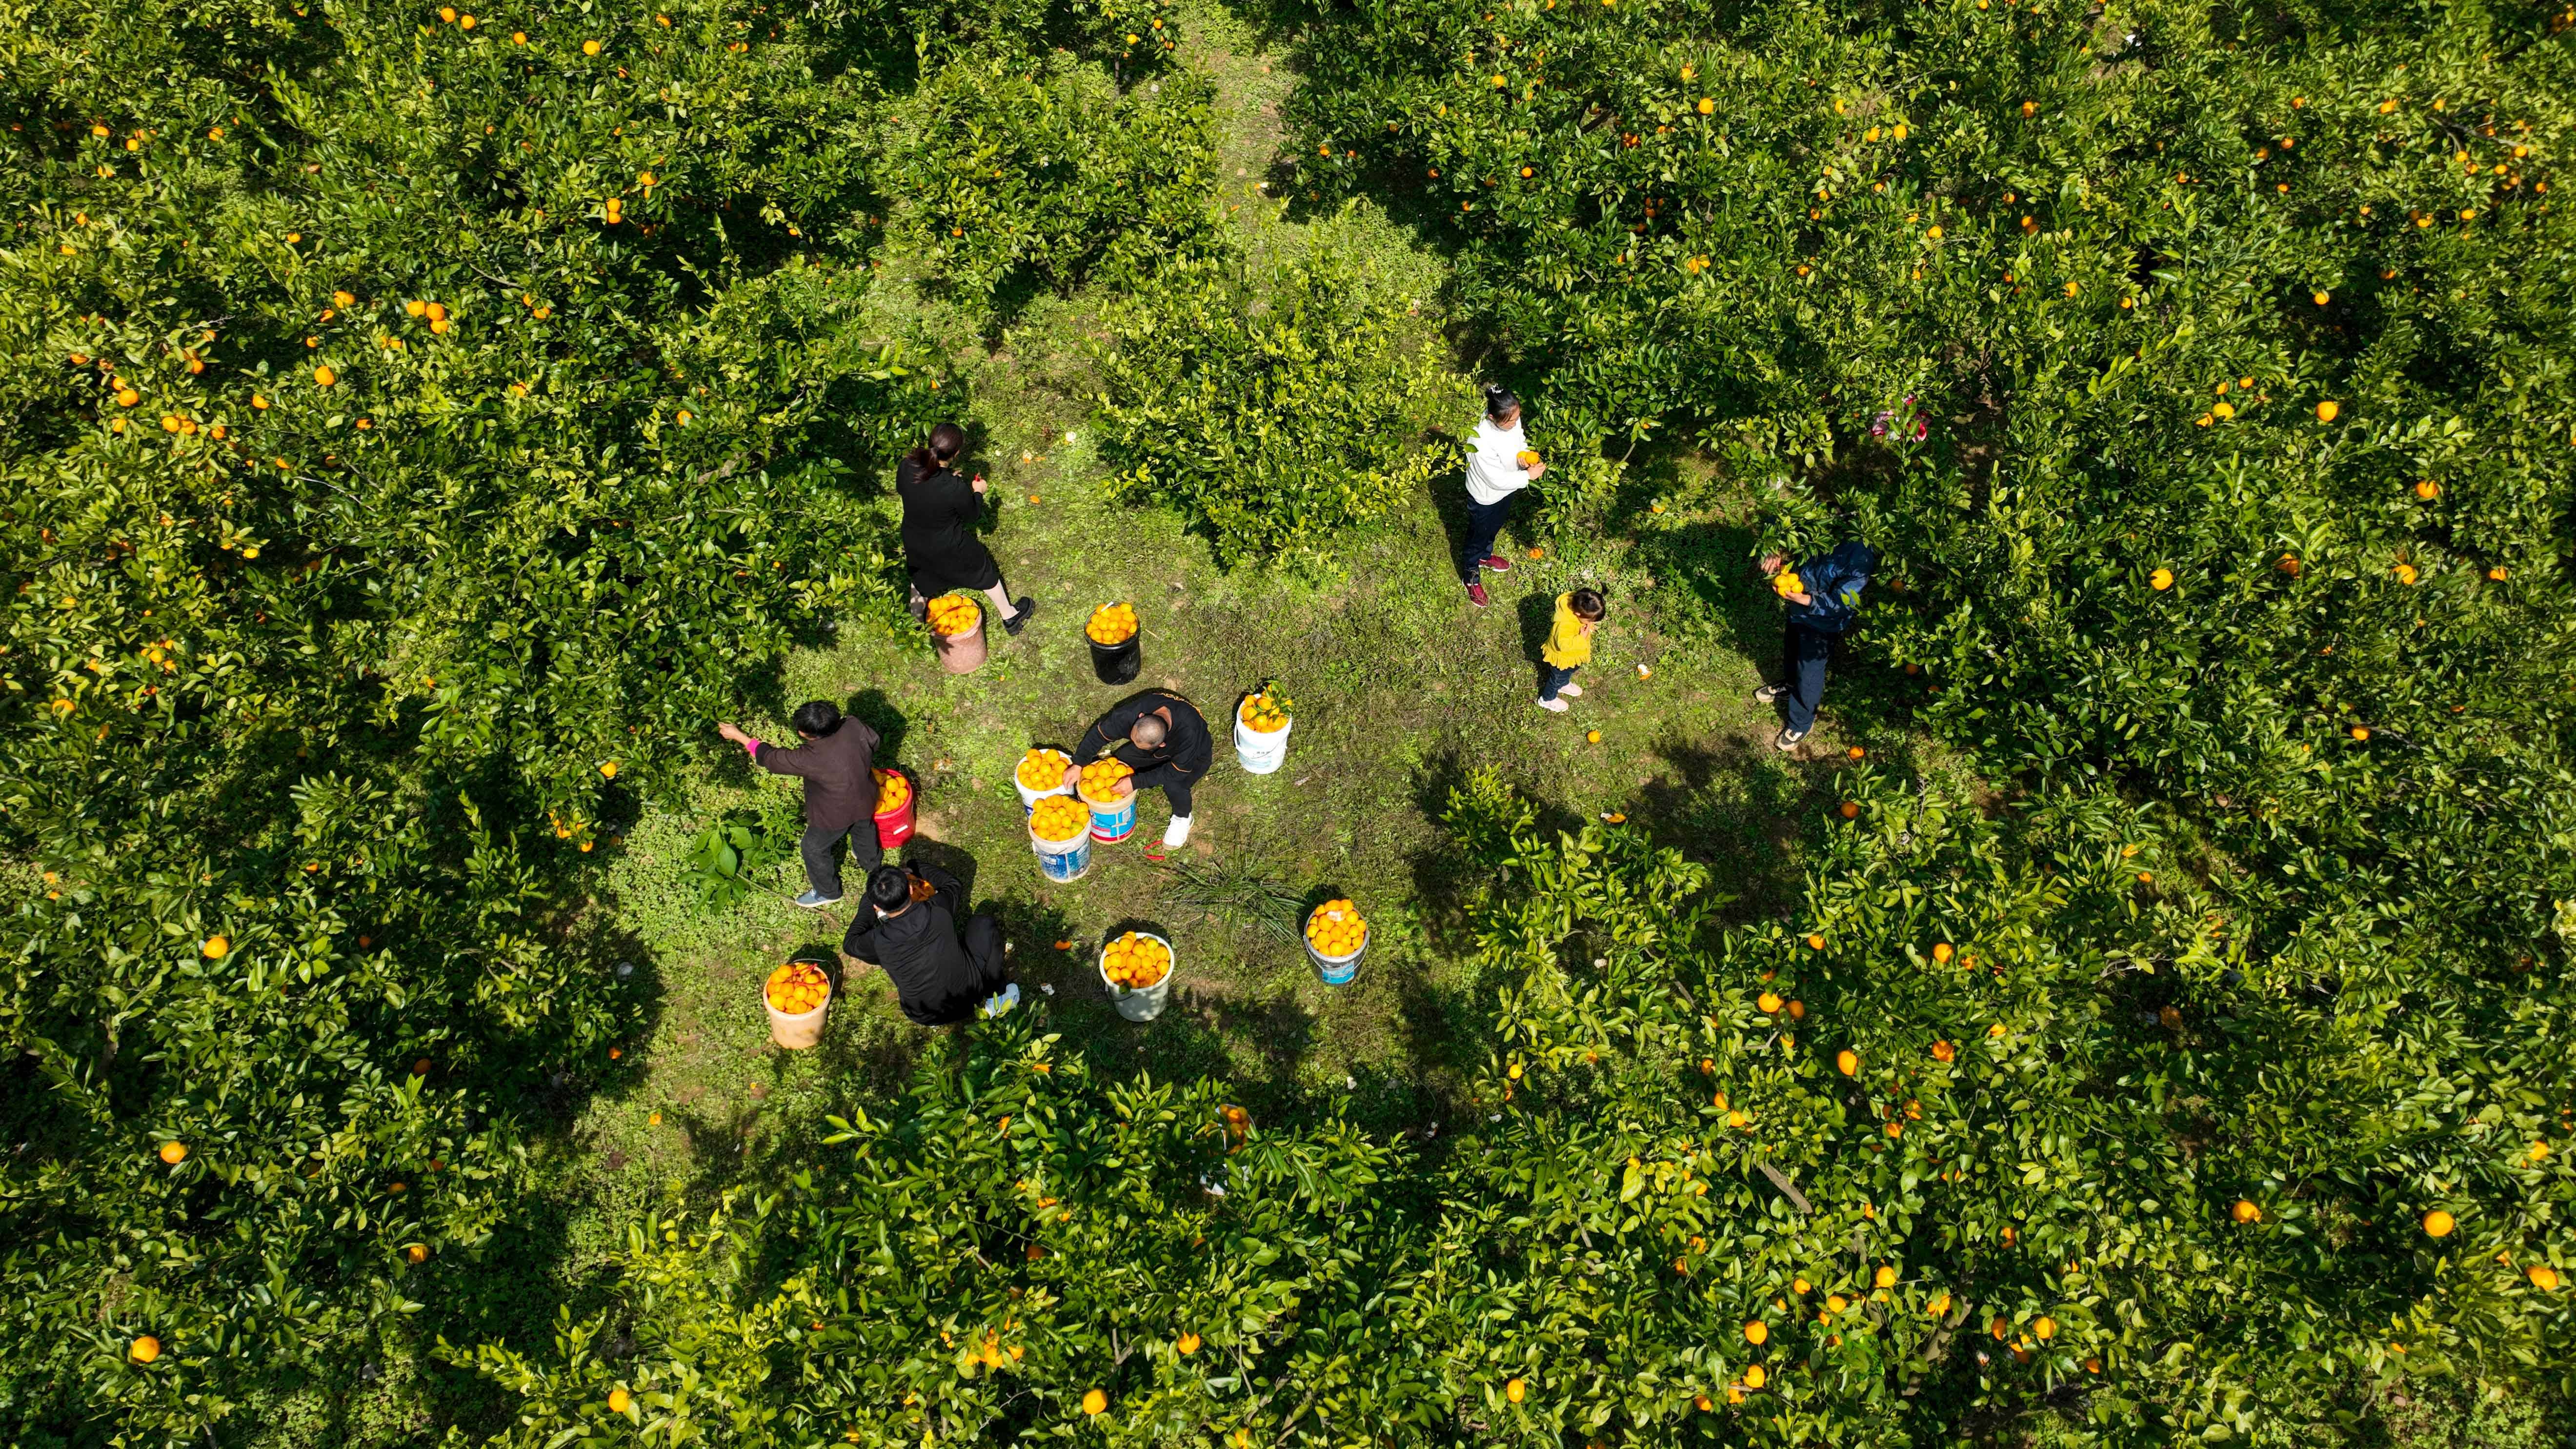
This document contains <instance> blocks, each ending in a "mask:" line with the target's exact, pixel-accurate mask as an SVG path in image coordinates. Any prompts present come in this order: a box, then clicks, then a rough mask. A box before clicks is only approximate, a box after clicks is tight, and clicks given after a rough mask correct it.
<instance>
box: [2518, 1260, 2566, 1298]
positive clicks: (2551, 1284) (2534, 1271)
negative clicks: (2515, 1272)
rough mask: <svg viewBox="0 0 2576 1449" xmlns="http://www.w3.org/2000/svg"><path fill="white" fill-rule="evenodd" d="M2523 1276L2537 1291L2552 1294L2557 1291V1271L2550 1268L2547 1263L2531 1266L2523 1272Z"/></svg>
mask: <svg viewBox="0 0 2576 1449" xmlns="http://www.w3.org/2000/svg"><path fill="white" fill-rule="evenodd" d="M2524 1276H2526V1277H2528V1278H2529V1279H2531V1286H2532V1287H2534V1288H2537V1289H2539V1290H2540V1291H2541V1292H2543V1293H2554V1292H2556V1291H2558V1270H2557V1269H2555V1268H2552V1267H2550V1266H2549V1265H2548V1264H2547V1263H2534V1264H2532V1265H2531V1266H2530V1267H2529V1268H2527V1269H2525V1270H2524Z"/></svg>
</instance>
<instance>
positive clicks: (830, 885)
mask: <svg viewBox="0 0 2576 1449" xmlns="http://www.w3.org/2000/svg"><path fill="white" fill-rule="evenodd" d="M844 835H846V836H848V837H849V838H850V864H851V865H852V866H853V867H855V868H856V869H857V870H858V872H859V879H860V880H861V881H862V882H865V881H866V880H867V878H868V872H869V871H872V870H875V869H876V868H877V866H878V865H880V864H882V863H883V862H884V860H885V847H883V846H881V845H879V844H877V823H876V822H875V821H873V820H862V821H860V822H859V823H858V824H856V825H844V826H842V827H841V828H840V829H838V830H826V829H824V828H823V827H821V826H819V825H808V826H806V827H805V834H804V835H803V836H802V837H801V838H799V839H798V841H797V842H796V848H797V851H798V853H799V854H801V855H803V856H804V857H805V881H806V883H807V884H808V885H811V886H812V887H814V894H816V895H818V896H821V897H822V898H823V899H825V900H827V901H837V900H839V899H840V898H841V868H840V867H839V866H838V865H836V864H834V863H833V861H832V847H833V846H835V845H838V844H840V843H841V837H842V836H844Z"/></svg>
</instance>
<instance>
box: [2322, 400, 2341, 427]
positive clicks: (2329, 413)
mask: <svg viewBox="0 0 2576 1449" xmlns="http://www.w3.org/2000/svg"><path fill="white" fill-rule="evenodd" d="M2342 411H2343V408H2342V406H2341V405H2340V404H2337V403H2332V402H2321V403H2319V404H2317V421H2318V422H2321V423H2330V422H2333V421H2334V420H2335V417H2336V415H2338V414H2340V413H2341V412H2342Z"/></svg>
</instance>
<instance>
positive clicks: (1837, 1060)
mask: <svg viewBox="0 0 2576 1449" xmlns="http://www.w3.org/2000/svg"><path fill="white" fill-rule="evenodd" d="M1834 1070H1835V1071H1838V1072H1840V1073H1842V1074H1843V1075H1844V1076H1846V1077H1850V1076H1857V1075H1859V1073H1860V1053H1858V1052H1856V1051H1853V1050H1852V1049H1851V1048H1850V1047H1845V1048H1843V1049H1842V1050H1841V1051H1838V1052H1836V1053H1834Z"/></svg>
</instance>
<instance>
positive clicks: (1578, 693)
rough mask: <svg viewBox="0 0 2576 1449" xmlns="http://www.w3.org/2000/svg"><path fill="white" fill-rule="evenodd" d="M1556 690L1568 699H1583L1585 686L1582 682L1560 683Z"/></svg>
mask: <svg viewBox="0 0 2576 1449" xmlns="http://www.w3.org/2000/svg"><path fill="white" fill-rule="evenodd" d="M1556 692H1557V693H1559V694H1561V695H1564V696H1565V697H1566V698H1568V699H1581V698H1582V697H1583V686H1582V685H1580V684H1565V685H1559V686H1558V687H1557V691H1556Z"/></svg>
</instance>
